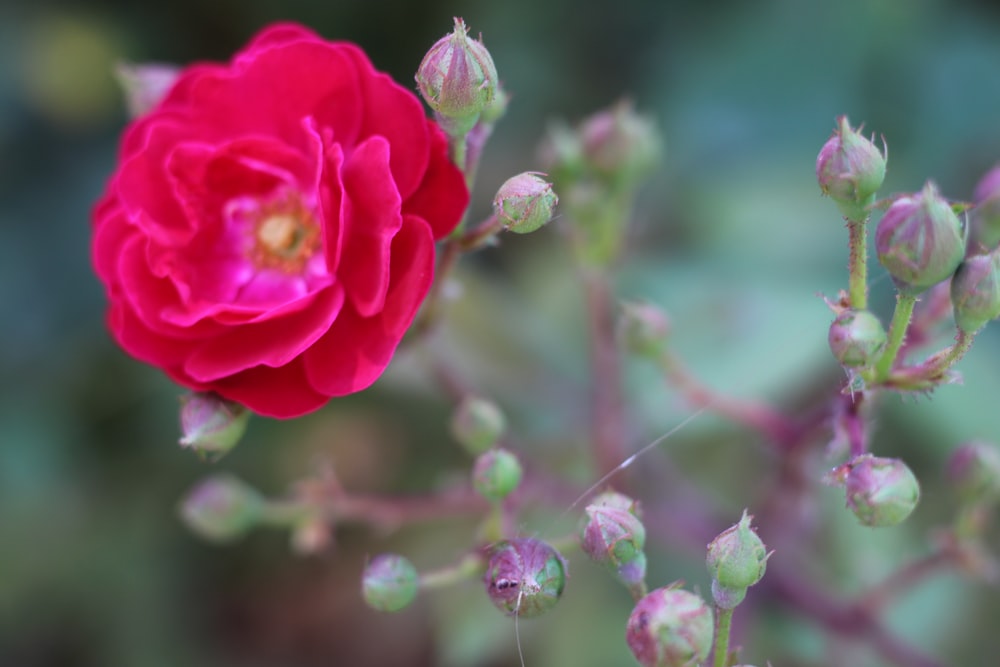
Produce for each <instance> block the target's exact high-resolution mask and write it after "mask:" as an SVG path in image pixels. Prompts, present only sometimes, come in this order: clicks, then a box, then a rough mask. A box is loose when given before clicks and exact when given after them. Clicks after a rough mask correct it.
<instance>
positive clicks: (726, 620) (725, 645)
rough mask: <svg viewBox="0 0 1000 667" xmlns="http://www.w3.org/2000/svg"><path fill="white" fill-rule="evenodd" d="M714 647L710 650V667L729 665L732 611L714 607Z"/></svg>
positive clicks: (725, 666)
mask: <svg viewBox="0 0 1000 667" xmlns="http://www.w3.org/2000/svg"><path fill="white" fill-rule="evenodd" d="M715 611H716V628H715V646H714V648H713V649H712V667H727V666H728V665H729V630H730V626H731V625H732V621H733V610H732V609H723V608H722V607H719V606H716V608H715Z"/></svg>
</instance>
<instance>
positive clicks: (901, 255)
mask: <svg viewBox="0 0 1000 667" xmlns="http://www.w3.org/2000/svg"><path fill="white" fill-rule="evenodd" d="M875 248H876V250H877V252H878V261H879V262H881V263H882V266H884V267H885V268H886V270H887V271H888V272H889V273H890V275H892V278H893V281H894V282H895V283H896V287H897V288H898V289H899V290H900V291H901V292H903V293H904V294H908V295H911V296H913V295H917V294H920V293H921V292H923V291H924V290H926V289H927V288H929V287H932V286H934V285H936V284H937V283H939V282H941V281H943V280H945V279H946V278H948V277H949V276H951V274H953V273H955V269H957V268H958V265H959V264H961V262H962V258H963V257H964V256H965V228H964V226H963V224H962V221H961V220H959V218H958V216H957V215H956V214H955V211H953V210H952V208H951V205H950V204H949V203H948V202H947V201H945V200H944V199H943V198H942V197H941V196H940V195H939V194H938V192H937V188H936V187H934V184H933V183H930V182H928V183H927V185H926V186H924V189H923V190H921V191H920V192H918V193H915V194H912V195H907V196H902V197H899V198H897V199H896V201H895V202H893V203H892V205H891V206H890V207H889V209H888V210H887V211H886V212H885V215H883V216H882V219H881V220H879V223H878V227H877V228H876V230H875Z"/></svg>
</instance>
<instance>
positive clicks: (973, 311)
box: [951, 250, 1000, 334]
mask: <svg viewBox="0 0 1000 667" xmlns="http://www.w3.org/2000/svg"><path fill="white" fill-rule="evenodd" d="M951 303H952V307H953V308H954V312H955V324H956V325H957V326H958V328H959V329H961V330H962V331H964V332H966V333H970V334H971V333H976V332H977V331H979V330H980V329H982V328H983V327H984V326H985V325H986V323H987V322H989V321H990V320H994V319H996V318H997V317H1000V252H998V251H996V250H995V251H993V252H991V253H990V254H988V255H973V256H972V257H969V258H968V259H966V260H965V261H964V262H962V264H961V265H960V266H959V267H958V270H957V271H955V275H954V276H953V277H952V279H951Z"/></svg>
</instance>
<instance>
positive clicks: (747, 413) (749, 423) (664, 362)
mask: <svg viewBox="0 0 1000 667" xmlns="http://www.w3.org/2000/svg"><path fill="white" fill-rule="evenodd" d="M658 363H659V366H660V369H661V370H662V371H663V374H664V377H665V379H666V380H667V382H669V383H670V384H671V385H673V386H674V387H676V388H677V389H678V390H680V391H681V392H682V393H683V394H684V398H685V399H687V401H688V403H690V404H691V405H692V406H693V407H698V408H707V409H709V410H711V411H712V412H715V413H716V414H719V415H722V416H723V417H726V418H728V419H731V420H732V421H734V422H736V423H737V424H742V425H743V426H746V427H748V428H751V429H753V430H755V431H757V432H758V433H760V434H761V435H763V436H764V437H765V438H767V439H768V440H770V441H772V442H778V443H785V442H787V441H789V440H790V439H792V438H793V437H794V434H795V430H796V429H795V428H794V426H793V425H792V424H791V422H790V421H789V419H788V418H787V417H785V416H784V415H783V414H781V413H780V412H778V411H777V410H775V409H774V408H772V407H771V406H769V405H765V404H763V403H758V402H755V401H743V400H739V399H734V398H730V397H728V396H722V395H719V394H716V393H714V392H713V391H712V390H711V389H709V388H708V387H706V386H705V385H703V384H702V383H701V382H700V381H699V380H698V379H697V378H696V377H694V375H692V374H691V372H690V371H688V369H687V368H686V367H685V366H684V364H683V363H682V362H681V360H680V359H679V358H678V357H677V355H675V354H673V353H672V352H671V351H670V350H667V351H665V352H664V353H663V354H661V355H660V357H659V359H658Z"/></svg>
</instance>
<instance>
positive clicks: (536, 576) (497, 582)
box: [483, 538, 566, 618]
mask: <svg viewBox="0 0 1000 667" xmlns="http://www.w3.org/2000/svg"><path fill="white" fill-rule="evenodd" d="M483 583H484V584H485V585H486V592H487V594H488V595H489V596H490V600H491V601H492V602H493V604H494V605H496V607H497V609H499V610H500V611H502V612H505V613H506V614H507V615H509V616H520V617H523V618H532V617H534V616H540V615H541V614H544V613H545V612H546V611H548V610H549V609H551V608H552V607H553V606H555V604H556V602H558V601H559V598H560V596H562V592H563V589H564V588H565V587H566V562H565V561H564V560H563V557H562V556H561V555H560V554H559V552H558V551H556V550H555V549H554V548H552V547H551V546H549V545H548V544H546V543H545V542H542V541H541V540H537V539H533V538H526V539H518V540H509V541H504V542H499V543H498V544H496V545H494V547H493V548H492V549H491V550H490V557H489V563H488V564H487V566H486V574H485V575H484V576H483Z"/></svg>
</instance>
